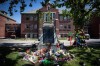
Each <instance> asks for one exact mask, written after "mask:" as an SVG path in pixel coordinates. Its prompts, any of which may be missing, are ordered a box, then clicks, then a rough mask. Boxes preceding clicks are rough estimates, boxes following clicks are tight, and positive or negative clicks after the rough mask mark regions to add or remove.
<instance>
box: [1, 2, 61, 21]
mask: <svg viewBox="0 0 100 66" xmlns="http://www.w3.org/2000/svg"><path fill="white" fill-rule="evenodd" d="M42 1H43V0H36V2H33V6H32V7H29V3H30V1H29V0H26V3H27V4H28V5H27V7H26V8H25V11H24V12H28V11H32V10H37V9H39V8H41V7H42V5H41V4H40V2H42ZM52 1H54V0H51V1H50V2H52ZM8 6H9V2H5V3H3V4H0V10H4V11H8ZM19 8H20V3H19V4H18V5H17V6H16V9H17V10H18V12H13V13H14V14H13V16H10V17H11V18H13V19H15V20H16V22H17V23H21V14H20V11H19ZM61 9H63V8H61ZM8 15H9V14H8Z"/></svg>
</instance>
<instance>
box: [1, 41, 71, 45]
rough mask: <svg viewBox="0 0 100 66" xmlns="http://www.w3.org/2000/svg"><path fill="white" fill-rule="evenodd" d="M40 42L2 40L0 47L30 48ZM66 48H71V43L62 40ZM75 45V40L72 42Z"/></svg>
mask: <svg viewBox="0 0 100 66" xmlns="http://www.w3.org/2000/svg"><path fill="white" fill-rule="evenodd" d="M38 42H39V41H38V40H32V39H31V40H29V39H28V40H24V39H23V40H19V39H0V46H10V45H11V46H29V45H32V44H34V43H38ZM60 42H62V43H64V45H65V46H70V41H68V40H60ZM71 42H72V43H73V40H72V41H71Z"/></svg>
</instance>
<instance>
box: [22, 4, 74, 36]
mask: <svg viewBox="0 0 100 66" xmlns="http://www.w3.org/2000/svg"><path fill="white" fill-rule="evenodd" d="M39 11H40V12H42V13H43V16H42V18H43V19H42V20H41V23H42V24H40V23H39V18H40V16H39V14H37V13H36V12H34V11H32V12H27V13H22V16H21V36H22V37H25V35H26V34H27V35H30V36H31V37H30V36H27V37H29V38H38V36H39V34H41V32H42V31H43V30H42V28H43V26H44V25H45V24H49V25H52V24H54V27H55V30H56V34H57V36H58V37H59V36H61V35H62V36H61V37H66V36H67V34H68V32H73V33H74V26H73V21H72V20H71V19H70V18H69V19H68V18H66V19H65V21H64V19H62V20H60V15H61V14H60V13H59V10H58V9H55V8H52V7H51V4H47V6H45V7H43V8H41V9H39ZM49 12H50V16H51V15H52V16H51V17H49V18H51V21H50V22H51V23H48V21H47V20H48V16H47V15H48V14H49ZM47 13H48V14H47ZM45 15H46V16H45ZM34 16H35V17H34ZM35 18H37V19H38V20H37V21H34V19H35ZM45 21H46V22H47V23H46V22H45ZM27 25H29V27H28V26H27ZM35 25H37V28H36V29H34V26H35ZM40 25H41V26H40ZM61 25H62V27H63V28H61ZM64 26H66V27H65V28H64ZM60 28H61V29H60ZM34 35H36V36H34ZM64 35H66V36H64Z"/></svg>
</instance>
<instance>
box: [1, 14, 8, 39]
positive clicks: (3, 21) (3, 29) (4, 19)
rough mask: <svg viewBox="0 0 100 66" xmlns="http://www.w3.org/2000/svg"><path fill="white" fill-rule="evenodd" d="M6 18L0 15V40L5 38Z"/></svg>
mask: <svg viewBox="0 0 100 66" xmlns="http://www.w3.org/2000/svg"><path fill="white" fill-rule="evenodd" d="M6 21H7V20H6V17H4V16H2V15H1V14H0V38H5V23H6Z"/></svg>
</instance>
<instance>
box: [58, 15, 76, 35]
mask: <svg viewBox="0 0 100 66" xmlns="http://www.w3.org/2000/svg"><path fill="white" fill-rule="evenodd" d="M74 29H75V26H74V25H73V20H72V19H71V18H68V17H66V18H64V17H63V16H62V15H61V14H59V33H60V37H68V34H69V32H72V34H73V35H74ZM73 35H72V36H73Z"/></svg>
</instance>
